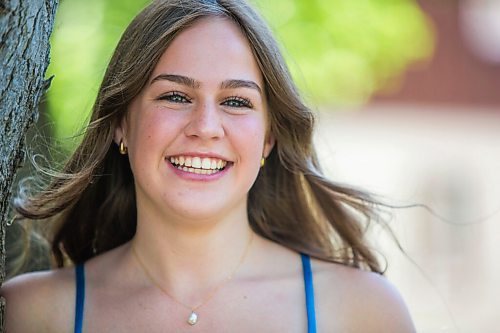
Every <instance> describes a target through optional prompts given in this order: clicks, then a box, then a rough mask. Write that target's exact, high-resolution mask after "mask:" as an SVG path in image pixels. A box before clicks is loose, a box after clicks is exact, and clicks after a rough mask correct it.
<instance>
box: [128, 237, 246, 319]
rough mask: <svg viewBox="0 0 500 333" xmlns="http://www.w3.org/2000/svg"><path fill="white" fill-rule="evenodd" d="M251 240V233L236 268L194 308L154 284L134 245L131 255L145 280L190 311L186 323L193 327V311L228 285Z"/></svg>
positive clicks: (195, 317) (154, 281)
mask: <svg viewBox="0 0 500 333" xmlns="http://www.w3.org/2000/svg"><path fill="white" fill-rule="evenodd" d="M252 240H253V232H251V234H250V238H249V240H248V243H247V246H246V247H245V251H244V252H243V254H242V256H241V257H240V260H239V261H238V263H237V264H236V266H235V267H234V268H233V270H232V271H231V273H230V274H229V275H228V276H227V277H226V278H225V279H224V280H223V281H222V282H221V283H219V284H218V285H216V286H215V287H213V288H212V290H210V292H209V293H208V296H207V297H205V299H203V300H202V301H201V302H200V303H199V304H198V305H196V306H194V307H192V306H189V305H187V304H185V303H183V302H181V301H180V300H178V299H177V298H175V297H174V296H173V295H172V294H170V293H169V292H168V291H167V290H166V289H164V288H163V287H162V286H161V285H160V284H159V283H157V282H156V280H155V279H154V278H153V276H152V275H151V273H150V272H149V271H148V269H147V268H146V266H145V265H144V263H143V262H142V260H141V259H140V257H139V255H138V254H137V251H136V250H135V247H134V245H132V254H133V255H134V258H135V259H136V260H137V262H138V263H139V266H140V267H141V269H142V271H143V272H144V274H145V275H146V276H147V278H148V279H149V280H150V281H151V283H153V284H154V285H155V286H156V287H157V288H158V289H160V291H161V292H163V293H164V294H165V295H167V296H168V297H169V298H170V299H171V300H172V301H174V302H175V303H177V304H179V305H182V306H183V307H185V308H186V309H189V310H190V311H191V314H190V315H189V317H188V320H187V322H188V324H190V325H195V324H196V323H197V322H198V314H197V313H196V312H195V311H196V310H197V309H199V308H200V307H202V306H203V305H204V304H206V303H207V302H208V301H209V300H211V299H212V298H213V297H214V296H215V294H216V293H217V292H218V291H219V290H220V288H222V287H223V286H224V285H225V284H226V283H228V282H229V281H230V280H231V279H232V278H233V276H234V274H235V273H236V271H237V270H238V268H239V267H240V266H241V264H242V263H243V261H244V260H245V258H246V256H247V253H248V250H249V248H250V244H251V243H252Z"/></svg>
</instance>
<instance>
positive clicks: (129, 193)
mask: <svg viewBox="0 0 500 333" xmlns="http://www.w3.org/2000/svg"><path fill="white" fill-rule="evenodd" d="M204 17H224V18H227V19H229V20H231V21H233V22H234V23H235V24H236V25H237V26H239V28H240V29H241V31H242V32H243V34H244V35H245V36H246V38H247V39H248V41H249V43H250V46H251V48H252V51H253V54H254V56H255V59H256V61H257V63H258V65H259V68H260V70H261V72H262V75H263V78H264V85H265V87H264V89H265V92H266V96H267V102H268V109H269V119H270V130H271V132H272V134H273V135H274V137H275V139H276V145H275V146H274V148H273V150H272V151H271V153H270V155H269V157H268V159H267V162H266V165H265V167H263V168H262V169H261V171H260V172H259V175H258V177H257V180H256V182H255V184H254V185H253V187H252V188H251V190H250V192H249V196H248V218H249V221H250V225H251V227H252V229H253V230H254V231H255V232H256V233H258V234H259V235H261V236H263V237H265V238H268V239H270V240H272V241H274V242H277V243H279V244H282V245H283V246H286V247H288V248H291V249H294V250H296V251H299V252H302V253H306V254H309V255H311V256H313V257H316V258H321V259H324V260H329V261H334V262H338V263H341V264H345V265H349V266H354V267H358V268H364V269H369V270H371V271H374V272H379V273H382V269H381V266H380V264H379V262H378V260H377V256H376V255H375V253H374V251H373V250H372V249H371V248H370V246H369V245H368V243H367V241H366V238H365V231H366V226H367V223H368V222H369V221H370V220H371V219H372V217H373V216H374V215H373V204H372V203H373V201H372V200H371V199H370V197H369V196H368V195H366V194H364V193H362V192H360V191H357V190H354V189H350V188H348V187H344V186H341V185H339V184H336V183H334V182H332V181H330V180H328V179H326V178H325V177H324V176H323V174H322V172H321V170H320V166H319V163H318V160H317V157H316V153H315V150H314V147H313V144H312V135H313V128H314V115H313V112H312V111H311V109H310V108H308V107H307V106H306V105H305V104H304V103H303V101H302V100H301V97H300V94H299V92H298V90H297V88H296V86H295V84H294V82H293V80H292V78H291V76H290V73H289V70H288V68H287V66H286V63H285V61H284V59H283V56H282V54H281V52H280V49H279V46H278V43H277V42H276V40H275V39H274V37H273V35H272V33H271V31H270V29H269V28H268V26H267V24H266V23H265V22H264V20H263V19H262V18H261V17H260V16H259V15H258V14H257V12H256V11H255V10H254V9H253V8H251V6H250V5H248V4H247V3H246V2H245V1H244V0H212V1H208V0H205V1H203V0H156V1H153V2H152V3H151V4H150V5H149V6H148V7H146V8H145V9H144V10H143V11H142V12H140V13H139V14H138V15H137V16H136V17H135V18H134V19H133V21H132V22H131V23H130V25H129V26H128V28H127V29H126V31H125V32H124V34H123V35H122V37H121V39H120V41H119V43H118V45H117V47H116V49H115V52H114V54H113V56H112V58H111V61H110V63H109V66H108V68H107V70H106V73H105V75H104V78H103V81H102V84H101V86H100V89H99V92H98V96H97V99H96V101H95V104H94V106H93V112H92V115H91V119H90V123H89V125H88V126H87V127H86V129H85V133H84V135H83V139H82V141H81V143H80V144H79V145H78V147H77V148H76V150H75V151H74V153H73V154H72V155H71V157H70V158H69V159H68V161H67V162H66V164H65V165H64V167H63V168H62V170H61V171H59V172H53V173H52V174H51V180H50V182H49V183H48V185H47V186H46V187H45V188H44V189H43V190H41V191H38V192H37V193H29V191H27V190H26V188H25V187H23V186H20V190H19V193H18V195H17V197H16V198H15V199H14V209H15V210H16V212H17V214H19V215H21V216H22V217H23V218H25V219H29V220H45V221H48V222H50V223H51V225H52V226H53V228H52V237H51V238H50V242H51V248H52V253H53V256H54V259H55V264H56V265H57V266H58V267H62V266H65V265H67V264H69V263H70V262H73V263H81V262H84V261H86V260H88V259H89V258H92V257H93V256H96V255H98V254H100V253H103V252H105V251H108V250H110V249H112V248H115V247H117V246H119V245H121V244H123V243H125V242H127V241H129V240H130V239H131V238H132V237H133V236H134V233H135V229H136V203H135V189H134V181H133V174H132V172H131V169H130V165H129V162H128V159H127V158H126V157H123V156H122V155H120V154H119V152H118V149H117V147H116V144H115V143H114V142H113V134H114V131H115V128H116V127H117V126H118V125H119V124H120V122H121V120H122V118H123V117H124V116H125V113H126V110H127V106H128V105H129V104H130V102H131V101H132V100H133V99H134V97H135V96H137V95H138V94H139V92H140V91H141V90H142V89H143V87H144V86H145V84H146V82H147V79H148V78H149V77H150V75H151V73H152V71H153V69H154V67H155V65H156V64H157V62H158V61H159V59H160V57H161V55H162V54H163V53H164V51H165V50H166V48H167V47H168V46H169V44H170V43H171V42H172V40H173V39H174V38H175V37H176V36H177V35H178V34H179V33H181V32H182V31H183V30H184V29H186V28H187V27H189V26H191V25H193V24H194V23H195V22H196V21H197V20H199V19H201V18H204Z"/></svg>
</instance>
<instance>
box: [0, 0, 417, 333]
mask: <svg viewBox="0 0 500 333" xmlns="http://www.w3.org/2000/svg"><path fill="white" fill-rule="evenodd" d="M312 131H313V115H312V113H311V111H310V109H309V108H307V107H306V106H305V105H304V104H303V103H302V101H301V99H300V97H299V95H298V93H297V90H296V88H295V86H294V84H293V82H292V80H291V79H290V75H289V72H288V70H287V68H286V65H285V63H284V61H283V59H282V56H281V54H280V52H279V49H278V47H277V45H276V42H275V41H274V39H273V38H272V35H271V34H270V32H269V30H268V29H267V27H266V25H265V23H264V22H263V21H262V20H261V19H260V17H259V16H258V15H257V14H256V13H255V11H254V10H253V9H252V8H251V7H250V6H249V5H248V4H246V2H244V1H243V0H218V1H215V0H212V1H202V0H182V1H179V0H158V1H154V2H153V3H152V4H151V5H150V6H148V7H147V8H146V9H144V10H143V11H142V12H141V13H140V14H139V15H138V16H137V17H136V18H135V19H134V20H133V21H132V23H131V24H130V26H129V27H128V28H127V30H126V31H125V33H124V34H123V36H122V39H121V40H120V42H119V44H118V46H117V49H116V51H115V53H114V56H113V58H112V59H111V62H110V64H109V66H108V69H107V71H106V75H105V77H104V79H103V83H102V85H101V88H100V90H99V94H98V97H97V100H96V103H95V105H94V108H93V114H92V118H91V123H90V124H89V126H88V127H87V131H86V133H85V137H84V139H83V141H82V143H81V144H80V146H79V147H77V149H76V151H75V152H74V153H73V155H72V156H71V158H70V159H69V161H68V162H67V164H66V166H65V167H64V169H63V170H62V172H59V173H54V175H55V177H54V179H53V180H52V182H51V183H50V184H49V185H48V186H47V188H46V189H45V190H43V191H41V192H39V193H33V194H30V195H25V192H26V191H24V189H22V191H21V192H20V194H19V196H18V198H17V199H16V201H15V203H14V206H15V209H16V210H17V212H18V213H19V214H20V215H21V216H23V217H24V218H25V219H37V220H45V221H46V222H47V223H51V224H52V225H53V226H54V229H53V236H52V239H51V242H52V251H53V256H54V259H55V264H56V266H57V267H58V268H57V269H55V270H52V271H49V272H41V273H31V274H26V275H22V276H20V277H16V278H14V279H12V280H10V281H9V282H8V283H6V284H5V285H4V287H3V288H2V294H3V295H4V296H5V297H6V299H7V302H8V306H7V328H8V330H9V332H41V331H44V332H45V331H46V332H63V331H64V332H67V331H71V330H74V332H82V331H83V330H85V331H88V332H103V331H113V332H138V331H141V332H142V331H147V332H163V331H165V329H167V330H168V331H174V332H178V331H188V330H193V331H194V332H216V331H217V332H220V331H223V332H226V331H227V332H234V331H238V332H304V331H308V332H315V331H316V330H318V331H322V332H333V331H338V332H346V331H352V332H381V331H384V332H412V331H413V326H412V323H411V319H410V318H409V315H408V312H407V310H406V308H405V306H404V303H403V302H402V300H401V298H400V297H399V295H398V293H397V292H396V291H395V290H394V289H393V288H392V287H391V286H390V284H388V283H387V281H386V280H385V279H384V278H383V277H381V275H379V274H374V273H381V272H382V269H381V268H380V266H379V264H378V262H377V260H376V257H375V255H374V253H373V252H372V251H371V250H370V248H369V246H368V244H367V243H366V241H365V238H364V234H363V230H364V226H363V223H362V222H363V221H362V220H358V219H357V218H356V217H358V216H359V215H360V214H351V213H352V211H353V210H354V211H355V212H357V213H361V215H365V216H367V217H369V216H370V214H371V209H370V206H371V204H372V203H371V201H370V200H369V198H368V197H367V196H365V195H364V194H362V193H360V192H357V191H354V190H351V189H348V188H345V187H342V186H339V185H336V184H334V183H333V182H330V181H328V180H327V179H325V178H324V177H323V176H322V174H321V172H320V171H319V170H320V169H319V164H318V161H317V160H316V155H315V152H314V148H313V146H312ZM311 257H314V259H311ZM72 266H74V268H73V267H72ZM369 271H372V272H369ZM75 293H76V297H75ZM49 298H50V299H51V302H52V303H51V304H52V307H51V308H49V307H47V306H46V305H45V302H46V300H47V299H49ZM339 300H342V302H340V301H339ZM25 304H29V305H30V306H29V307H26V306H25ZM72 309H75V312H73V310H72ZM277 318H279V320H277ZM332 318H334V319H333V320H332ZM359 318H363V319H364V320H362V321H360V320H359Z"/></svg>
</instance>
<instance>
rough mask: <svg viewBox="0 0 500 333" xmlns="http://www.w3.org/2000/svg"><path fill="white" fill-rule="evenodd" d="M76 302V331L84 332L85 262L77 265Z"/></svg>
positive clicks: (77, 332)
mask: <svg viewBox="0 0 500 333" xmlns="http://www.w3.org/2000/svg"><path fill="white" fill-rule="evenodd" d="M75 276H76V303H75V329H74V332H75V333H82V326H83V309H84V305H85V268H84V266H83V264H79V265H76V266H75Z"/></svg>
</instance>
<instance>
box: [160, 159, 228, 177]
mask: <svg viewBox="0 0 500 333" xmlns="http://www.w3.org/2000/svg"><path fill="white" fill-rule="evenodd" d="M169 160H170V163H172V164H173V165H174V166H176V167H179V169H181V170H182V168H183V167H188V168H192V169H201V170H207V171H208V170H214V171H218V170H220V169H222V168H224V167H225V166H226V165H227V161H224V160H221V159H218V158H210V157H198V156H194V157H190V156H176V157H170V158H169ZM206 174H211V173H206Z"/></svg>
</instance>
